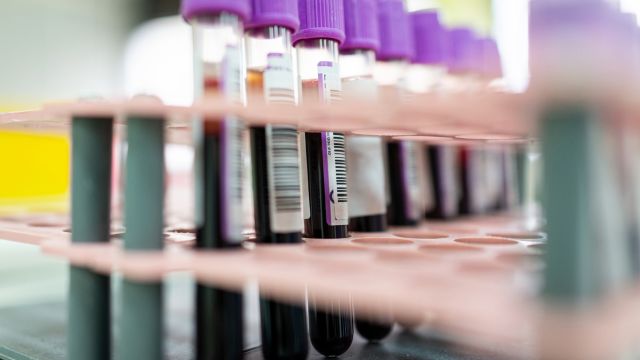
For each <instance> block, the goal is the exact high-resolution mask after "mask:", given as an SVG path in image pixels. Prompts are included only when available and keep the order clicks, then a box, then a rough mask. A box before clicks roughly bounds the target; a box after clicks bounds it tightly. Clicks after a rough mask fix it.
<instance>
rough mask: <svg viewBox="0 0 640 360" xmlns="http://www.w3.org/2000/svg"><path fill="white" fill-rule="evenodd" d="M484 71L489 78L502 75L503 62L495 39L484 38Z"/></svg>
mask: <svg viewBox="0 0 640 360" xmlns="http://www.w3.org/2000/svg"><path fill="white" fill-rule="evenodd" d="M481 43H482V73H483V75H484V76H486V77H489V78H499V77H501V76H502V62H501V59H500V52H499V51H498V44H496V41H495V40H494V39H482V40H481Z"/></svg>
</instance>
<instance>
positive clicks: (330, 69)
mask: <svg viewBox="0 0 640 360" xmlns="http://www.w3.org/2000/svg"><path fill="white" fill-rule="evenodd" d="M318 90H319V91H318V93H319V94H320V100H322V101H324V102H327V103H330V102H333V101H338V100H340V99H341V98H342V82H341V81H340V69H339V68H338V66H337V64H334V63H332V62H331V61H321V62H319V63H318Z"/></svg>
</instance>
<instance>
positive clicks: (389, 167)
mask: <svg viewBox="0 0 640 360" xmlns="http://www.w3.org/2000/svg"><path fill="white" fill-rule="evenodd" d="M377 5H378V15H377V16H378V23H379V38H380V48H379V50H378V52H377V54H376V64H375V68H374V74H373V75H374V79H375V81H376V83H377V84H378V86H380V87H381V88H392V89H397V90H398V96H399V97H403V96H405V95H406V94H407V93H408V92H407V88H406V78H405V75H406V71H407V69H408V61H409V59H410V58H411V56H412V53H413V44H412V41H411V39H413V37H412V33H411V26H410V22H409V15H408V14H407V12H406V10H405V7H404V3H403V1H402V0H378V3H377ZM416 150H417V147H416V146H415V144H413V143H411V142H407V141H396V140H389V141H387V142H386V146H385V150H384V156H385V159H384V160H385V165H386V166H385V168H386V180H387V186H386V194H387V195H386V202H387V221H388V223H389V225H395V226H402V225H417V223H418V221H419V219H420V217H421V216H420V200H421V199H420V198H421V196H420V195H419V194H420V182H419V178H418V171H417V165H418V164H417V162H416V160H417V159H416V157H415V155H416Z"/></svg>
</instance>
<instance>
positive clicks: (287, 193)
mask: <svg viewBox="0 0 640 360" xmlns="http://www.w3.org/2000/svg"><path fill="white" fill-rule="evenodd" d="M294 85H295V80H294V76H293V70H292V61H291V56H289V55H288V54H281V53H270V54H268V55H267V67H266V69H265V70H264V94H265V98H266V100H267V102H269V103H275V104H291V105H294V104H295V94H294ZM265 129H266V138H267V171H268V182H269V209H270V214H271V216H270V219H271V230H272V231H274V232H297V231H302V218H301V214H300V212H301V194H300V191H301V189H300V164H299V162H298V132H297V130H296V128H295V127H292V126H272V125H267V126H266V128H265Z"/></svg>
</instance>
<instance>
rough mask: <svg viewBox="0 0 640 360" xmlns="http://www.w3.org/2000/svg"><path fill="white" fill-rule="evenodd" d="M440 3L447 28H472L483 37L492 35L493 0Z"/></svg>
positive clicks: (461, 0) (439, 0)
mask: <svg viewBox="0 0 640 360" xmlns="http://www.w3.org/2000/svg"><path fill="white" fill-rule="evenodd" d="M438 3H439V4H440V9H441V14H442V20H443V22H444V24H445V25H446V26H448V27H453V26H470V27H471V28H473V29H474V30H475V31H477V32H478V33H479V34H481V35H485V36H486V35H491V29H492V17H493V14H492V11H491V0H438Z"/></svg>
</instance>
